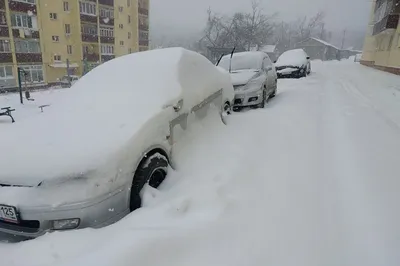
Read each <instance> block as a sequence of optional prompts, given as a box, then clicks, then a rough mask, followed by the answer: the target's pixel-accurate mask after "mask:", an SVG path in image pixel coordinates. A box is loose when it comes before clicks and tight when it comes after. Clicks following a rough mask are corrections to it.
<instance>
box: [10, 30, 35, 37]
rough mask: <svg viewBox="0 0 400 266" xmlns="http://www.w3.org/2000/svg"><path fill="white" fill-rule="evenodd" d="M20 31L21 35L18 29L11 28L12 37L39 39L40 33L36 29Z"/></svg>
mask: <svg viewBox="0 0 400 266" xmlns="http://www.w3.org/2000/svg"><path fill="white" fill-rule="evenodd" d="M22 31H23V35H22V36H21V32H20V29H12V33H13V36H14V38H23V39H40V34H39V31H38V30H30V29H24V30H22Z"/></svg>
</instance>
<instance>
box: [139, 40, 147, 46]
mask: <svg viewBox="0 0 400 266" xmlns="http://www.w3.org/2000/svg"><path fill="white" fill-rule="evenodd" d="M139 45H140V46H149V40H139Z"/></svg>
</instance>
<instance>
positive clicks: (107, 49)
mask: <svg viewBox="0 0 400 266" xmlns="http://www.w3.org/2000/svg"><path fill="white" fill-rule="evenodd" d="M101 54H103V55H113V54H114V46H112V45H107V44H102V45H101Z"/></svg>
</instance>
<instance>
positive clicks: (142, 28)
mask: <svg viewBox="0 0 400 266" xmlns="http://www.w3.org/2000/svg"><path fill="white" fill-rule="evenodd" d="M139 30H144V31H149V25H141V24H139Z"/></svg>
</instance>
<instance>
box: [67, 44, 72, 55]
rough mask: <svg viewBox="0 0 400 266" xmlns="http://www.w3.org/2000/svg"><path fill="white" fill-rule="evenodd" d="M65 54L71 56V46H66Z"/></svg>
mask: <svg viewBox="0 0 400 266" xmlns="http://www.w3.org/2000/svg"><path fill="white" fill-rule="evenodd" d="M67 54H72V45H67Z"/></svg>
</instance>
